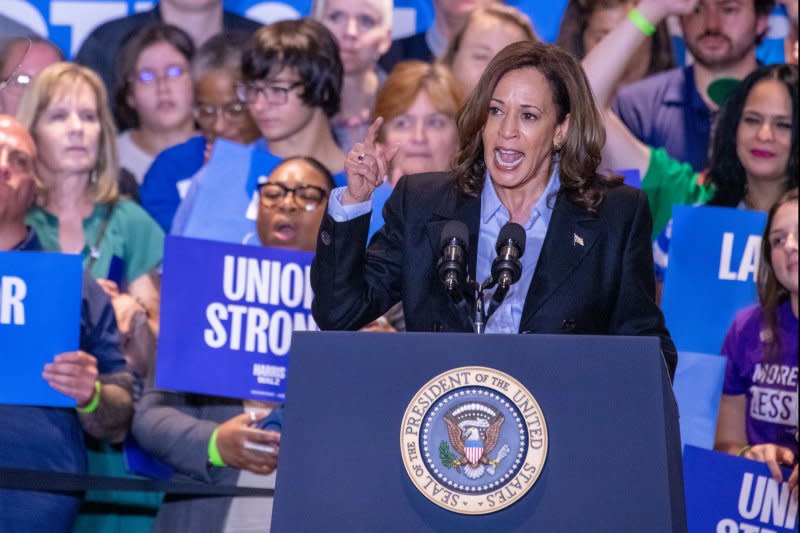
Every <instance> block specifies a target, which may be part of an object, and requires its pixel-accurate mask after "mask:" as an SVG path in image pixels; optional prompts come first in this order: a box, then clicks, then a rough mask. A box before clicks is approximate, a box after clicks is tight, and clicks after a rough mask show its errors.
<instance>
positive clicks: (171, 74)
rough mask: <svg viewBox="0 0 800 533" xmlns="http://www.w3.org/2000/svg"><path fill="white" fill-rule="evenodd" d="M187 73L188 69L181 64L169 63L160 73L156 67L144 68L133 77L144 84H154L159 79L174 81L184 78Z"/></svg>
mask: <svg viewBox="0 0 800 533" xmlns="http://www.w3.org/2000/svg"><path fill="white" fill-rule="evenodd" d="M184 74H186V69H185V68H184V67H182V66H180V65H169V66H168V67H167V68H166V69H164V72H163V73H162V74H161V75H159V74H158V73H157V72H156V71H155V70H154V69H151V68H143V69H142V70H140V71H138V72H137V73H136V75H135V76H134V77H133V81H135V82H138V83H141V84H142V85H154V84H155V83H156V82H157V81H172V80H177V79H179V78H182V77H183V75H184Z"/></svg>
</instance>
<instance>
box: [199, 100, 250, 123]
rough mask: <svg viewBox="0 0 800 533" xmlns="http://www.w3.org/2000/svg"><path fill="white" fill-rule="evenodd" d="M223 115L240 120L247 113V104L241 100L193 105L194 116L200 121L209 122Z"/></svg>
mask: <svg viewBox="0 0 800 533" xmlns="http://www.w3.org/2000/svg"><path fill="white" fill-rule="evenodd" d="M220 114H221V115H222V116H223V118H225V119H227V120H240V119H242V118H243V117H244V116H245V115H246V114H247V106H245V105H244V103H243V102H238V101H237V102H228V103H227V104H222V105H221V106H219V107H218V106H213V105H211V104H197V105H195V106H194V118H195V119H197V121H198V122H201V123H210V122H213V121H215V120H217V117H218V116H220Z"/></svg>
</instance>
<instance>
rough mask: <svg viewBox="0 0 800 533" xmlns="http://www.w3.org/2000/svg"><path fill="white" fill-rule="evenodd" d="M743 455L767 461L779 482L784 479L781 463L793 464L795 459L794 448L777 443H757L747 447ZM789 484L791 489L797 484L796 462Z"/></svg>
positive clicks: (773, 475)
mask: <svg viewBox="0 0 800 533" xmlns="http://www.w3.org/2000/svg"><path fill="white" fill-rule="evenodd" d="M742 457H746V458H748V459H752V460H754V461H760V462H762V463H766V465H767V467H768V468H769V471H770V473H771V474H772V479H774V480H775V481H777V482H778V483H781V482H782V481H783V475H782V474H781V465H783V466H792V463H794V459H795V457H794V453H793V452H792V450H790V449H789V448H785V447H783V446H777V445H775V444H756V445H755V446H751V447H750V448H749V449H747V451H746V452H744V453H743V454H742ZM787 484H788V485H789V488H790V489H792V488H794V487H796V486H797V465H796V464H795V465H794V470H792V475H791V476H790V477H789V480H788V481H787Z"/></svg>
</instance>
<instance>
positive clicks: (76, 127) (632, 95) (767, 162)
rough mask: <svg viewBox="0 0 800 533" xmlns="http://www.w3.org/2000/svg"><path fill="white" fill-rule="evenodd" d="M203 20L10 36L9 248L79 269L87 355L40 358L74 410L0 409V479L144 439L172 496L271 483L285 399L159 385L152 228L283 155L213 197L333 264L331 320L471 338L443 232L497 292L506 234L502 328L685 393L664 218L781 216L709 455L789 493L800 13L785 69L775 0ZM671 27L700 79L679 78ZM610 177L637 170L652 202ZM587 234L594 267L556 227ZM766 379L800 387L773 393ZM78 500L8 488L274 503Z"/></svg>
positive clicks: (253, 510)
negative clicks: (516, 263) (599, 341)
mask: <svg viewBox="0 0 800 533" xmlns="http://www.w3.org/2000/svg"><path fill="white" fill-rule="evenodd" d="M781 1H783V0H781ZM204 5H205V6H206V7H204V8H203V10H196V9H192V10H187V9H185V8H184V7H182V6H183V4H182V3H180V2H172V1H167V0H165V1H162V2H160V3H158V4H157V5H156V7H154V8H153V9H152V10H150V11H146V12H142V13H139V14H137V15H132V16H129V17H124V18H121V19H118V20H113V21H111V22H107V23H105V24H103V25H101V26H99V27H98V28H96V29H95V30H93V31H92V32H91V34H90V35H89V36H88V37H87V38H86V40H85V42H84V43H83V44H82V46H81V47H80V50H79V51H78V53H77V54H76V56H75V57H74V59H73V60H71V61H67V60H66V59H67V58H66V57H65V55H64V53H63V52H62V51H61V50H60V49H59V48H58V47H57V46H55V45H54V44H53V43H52V42H50V41H48V40H47V39H46V38H44V37H41V36H38V35H35V34H26V33H25V32H24V30H20V31H19V32H18V33H16V34H15V36H13V37H10V38H7V39H4V40H3V41H0V251H56V252H63V253H69V254H80V255H81V256H82V258H83V281H82V283H83V305H82V307H81V310H82V314H81V336H80V346H79V349H78V350H77V351H74V352H68V353H62V354H53V360H52V362H51V363H48V364H47V365H46V366H45V367H44V368H43V369H42V376H43V379H45V380H46V381H47V382H48V383H49V384H50V386H51V387H52V388H53V389H55V390H56V391H59V392H61V393H63V394H65V395H67V396H69V397H71V398H73V399H74V400H75V403H76V405H77V408H76V409H61V408H46V407H25V406H10V405H3V406H0V425H2V427H3V430H2V431H0V466H3V467H14V468H27V469H33V470H45V471H58V472H71V473H86V472H88V471H89V470H90V469H92V467H91V465H89V464H88V463H90V462H91V461H92V460H98V459H97V457H98V456H107V457H116V459H115V460H116V461H117V463H118V467H117V470H121V469H122V467H121V466H120V465H121V459H120V452H119V443H121V442H122V441H124V440H125V439H126V438H129V436H132V437H133V438H135V440H136V441H137V442H138V444H139V445H140V446H141V447H142V448H143V449H144V450H145V451H146V452H148V453H150V454H152V455H153V456H155V457H156V458H158V459H160V460H161V461H163V462H164V463H166V464H168V465H169V466H170V467H171V468H172V469H173V470H174V471H175V477H176V479H185V480H194V481H200V482H203V483H208V484H212V485H239V486H255V487H264V488H272V487H274V478H275V469H276V468H277V467H278V464H279V452H280V423H279V420H280V416H281V413H282V407H281V406H280V405H278V404H271V403H267V402H255V401H249V400H248V401H242V400H230V399H224V398H218V397H212V396H201V395H196V394H183V393H176V392H168V391H163V390H159V389H157V388H155V387H154V384H153V372H154V368H155V346H156V339H157V338H158V336H159V309H160V295H161V264H162V259H163V253H164V239H165V234H175V235H190V236H196V235H195V234H192V233H190V232H187V229H186V228H187V220H190V219H192V220H204V219H205V217H208V216H209V214H208V213H204V212H203V211H202V210H201V209H198V205H200V204H199V203H198V198H199V197H200V195H201V194H202V189H203V186H204V183H206V180H207V179H208V171H209V168H210V161H212V160H213V158H214V154H215V150H216V149H217V148H218V147H219V145H220V143H222V142H226V143H236V144H237V145H242V146H246V147H247V149H248V150H249V151H250V153H254V152H255V151H259V150H260V151H266V152H268V153H269V154H271V156H274V157H275V158H276V159H277V160H279V161H280V162H279V163H278V164H277V165H276V166H274V168H272V169H271V170H270V171H269V172H268V175H267V176H262V177H261V178H259V179H258V183H256V184H255V193H254V195H253V197H252V198H251V197H248V196H242V197H241V201H240V202H238V203H237V202H228V203H224V204H220V205H224V206H226V207H225V208H226V209H228V208H229V209H239V210H240V211H241V213H239V212H236V213H230V215H231V216H232V217H237V216H238V217H242V218H243V219H244V218H245V217H247V216H249V215H246V214H245V212H249V213H251V214H252V215H253V216H252V218H254V219H255V220H254V232H253V237H254V238H253V239H251V240H250V241H249V242H248V243H249V244H254V245H262V246H269V247H278V248H288V249H296V250H305V251H309V252H313V251H315V252H316V255H315V259H314V265H313V268H312V274H311V283H312V286H313V289H314V294H315V298H314V302H313V311H314V317H315V319H316V322H317V324H319V326H320V327H321V328H322V329H348V330H355V329H366V330H370V331H405V330H407V331H464V330H465V329H466V327H465V324H464V322H463V320H461V319H460V318H459V317H457V316H456V315H455V314H454V310H453V309H452V307H451V305H450V304H451V299H450V297H449V296H448V294H447V293H446V290H445V288H444V287H443V286H442V285H441V284H440V283H434V281H438V277H437V273H436V268H435V264H436V260H437V258H438V256H437V255H436V254H437V253H438V250H434V249H433V248H431V246H430V243H429V242H428V240H429V239H428V236H427V233H428V232H429V231H431V228H432V227H435V228H439V229H441V227H440V226H441V221H442V220H451V219H456V220H462V221H463V222H464V223H465V224H466V226H467V228H468V230H469V239H470V241H471V242H470V243H469V244H470V248H471V249H472V250H474V251H475V252H474V254H473V257H471V260H470V261H471V263H470V265H469V268H470V270H471V271H472V272H475V278H476V279H483V278H485V277H487V276H488V274H489V271H490V268H491V262H492V259H493V257H494V246H495V242H496V241H497V237H498V233H499V232H500V229H501V228H502V227H503V226H504V225H505V224H506V223H508V222H515V223H518V224H519V225H521V226H522V227H523V229H524V230H525V236H526V243H525V244H526V246H525V249H526V250H527V251H526V252H525V255H524V256H523V259H522V262H523V265H524V268H523V271H522V278H521V279H520V280H519V282H518V283H517V285H515V286H514V289H512V291H511V292H509V293H508V295H507V297H506V299H505V301H504V302H503V304H501V305H500V307H499V308H498V309H497V313H496V314H495V315H494V316H493V317H492V320H490V321H489V323H488V324H487V332H498V333H512V332H513V333H516V332H530V333H567V334H581V333H584V334H610V335H615V334H616V335H651V336H656V337H658V338H659V339H660V341H661V348H662V352H663V355H664V359H665V363H666V365H667V368H668V369H669V373H670V377H672V376H674V373H675V368H676V365H677V358H678V353H677V351H676V349H675V346H674V344H673V341H672V339H671V337H670V334H669V331H668V330H667V328H666V325H665V320H664V317H663V314H662V312H661V310H660V308H659V294H660V286H661V282H662V281H663V276H664V273H665V271H666V269H667V267H668V252H669V241H670V233H671V218H672V210H673V207H674V206H676V205H699V204H707V205H712V206H725V207H732V208H737V209H743V210H756V211H762V212H765V213H767V214H768V216H767V224H766V228H765V230H764V234H763V239H762V249H761V260H760V262H759V267H758V275H757V281H756V284H757V294H758V302H757V303H756V304H754V305H753V306H752V307H748V308H746V309H743V310H741V312H740V313H739V314H738V315H737V317H736V319H735V320H734V322H733V323H732V324H731V326H730V331H729V332H728V335H727V337H726V338H725V341H724V345H722V346H721V347H720V353H721V354H723V355H724V356H725V357H726V358H727V369H726V372H725V380H724V388H723V395H722V400H721V404H720V408H719V418H718V426H717V434H716V442H715V448H716V449H717V450H719V451H722V452H725V453H729V454H733V455H739V456H743V457H747V458H750V459H754V460H757V461H762V462H765V463H767V465H768V466H769V468H770V471H771V472H772V474H773V477H774V478H775V479H777V480H783V475H782V473H781V469H780V467H781V466H784V467H789V468H791V469H792V470H791V472H792V473H791V475H790V477H789V478H788V480H785V481H788V483H789V484H790V486H792V487H796V486H797V484H798V467H797V458H798V420H797V416H798V414H797V389H796V376H797V367H798V357H797V356H798V351H797V333H798V271H797V255H798V157H800V154H798V67H797V60H798V57H797V31H796V29H797V23H798V21H797V2H796V1H794V2H793V1H786V2H785V6H786V14H787V17H788V19H789V23H790V27H791V28H793V30H794V31H790V32H789V35H788V36H787V41H786V46H785V54H784V56H783V60H784V61H785V62H782V63H776V64H769V65H765V64H762V63H761V62H759V61H758V59H757V58H756V52H755V50H756V46H757V45H758V43H759V42H760V40H761V39H762V38H763V37H764V35H765V33H766V31H767V29H768V21H769V19H768V15H769V13H770V12H771V10H772V9H773V7H774V1H773V0H741V1H737V2H719V1H717V0H638V2H637V1H635V0H624V1H622V0H570V1H569V3H568V5H567V9H566V11H565V14H564V17H563V19H562V21H561V27H560V35H559V37H558V39H557V41H556V43H555V44H545V43H542V42H541V41H540V40H539V38H538V37H537V35H536V32H535V31H534V28H533V26H532V25H531V22H530V18H529V15H528V14H526V13H523V12H521V11H520V10H518V9H517V8H514V7H511V6H508V5H503V4H500V3H494V2H489V1H486V0H483V1H477V2H476V1H473V2H466V1H448V2H444V1H441V2H434V6H435V16H434V21H433V24H432V25H431V27H430V29H428V30H427V31H425V32H422V33H419V34H415V35H412V36H409V37H405V38H400V39H394V40H393V39H392V34H391V28H392V16H393V5H392V3H391V2H389V1H387V0H347V1H345V0H315V2H314V4H313V6H312V8H311V13H310V15H309V17H306V18H300V19H296V20H281V21H277V22H273V23H271V24H266V25H259V24H258V23H256V22H253V21H250V20H247V19H245V18H243V17H240V16H238V15H235V14H233V13H229V12H227V11H225V10H224V9H223V6H222V0H216V1H209V2H206V3H205V4H204ZM668 17H674V18H675V20H676V21H677V22H678V24H679V26H680V28H681V31H682V35H683V39H684V42H685V45H686V48H687V50H688V51H689V52H690V53H691V56H692V58H693V62H692V63H691V64H690V65H686V66H676V62H675V58H674V54H673V43H672V39H671V37H670V35H669V32H668V30H667V19H668ZM619 169H635V170H636V171H638V173H639V175H640V177H641V187H640V189H639V190H636V189H634V188H632V187H629V186H627V185H624V184H623V183H622V178H620V177H619V176H618V175H617V170H619ZM225 179H226V183H227V181H228V180H229V182H230V190H231V195H235V194H241V191H242V190H245V189H246V186H247V180H248V176H247V175H230V176H226V177H225ZM234 191H235V192H234ZM231 206H235V207H231ZM577 223H580V224H582V226H581V227H583V228H585V229H586V232H585V240H586V241H588V242H584V238H583V237H582V238H581V240H580V247H581V248H582V249H583V250H584V251H588V250H590V249H591V254H590V255H588V256H587V257H583V256H580V257H577V258H576V256H574V253H572V255H570V253H571V252H570V250H571V249H572V248H574V247H575V241H571V240H564V241H563V242H561V241H557V240H556V239H555V238H548V236H549V235H551V234H556V233H558V232H567V234H568V235H572V229H570V228H572V227H573V224H577ZM318 235H322V236H325V238H323V237H319V238H318ZM439 237H440V236H439V235H438V234H437V235H430V240H431V242H437V243H438V242H439ZM576 239H577V236H576ZM589 239H595V241H589ZM233 240H234V241H235V242H241V240H240V239H238V237H237V238H235V239H233ZM566 245H570V250H567V249H566ZM564 261H567V262H571V263H570V265H569V268H565V266H564ZM573 263H574V264H573ZM564 316H569V317H570V319H569V320H563V317H564ZM770 373H777V374H780V373H785V374H788V375H794V376H795V385H794V386H791V385H790V386H784V385H781V384H780V383H771V384H769V385H765V384H764V383H761V382H757V380H758V376H759V375H761V376H763V375H769V374H770ZM754 384H755V385H757V386H755V385H754ZM764 387H771V388H772V389H774V390H780V391H781V392H782V393H785V394H789V395H792V394H793V395H794V404H793V405H794V410H795V411H794V413H793V416H790V417H789V419H788V422H786V421H783V422H779V421H776V420H770V419H768V418H769V417H767V419H765V417H759V416H758V415H757V414H755V415H754V412H755V408H754V407H753V402H755V401H757V400H756V399H755V398H754V394H757V393H758V391H759V390H761V389H762V388H764ZM754 391H756V392H754ZM276 419H277V420H278V422H276V423H272V424H264V423H263V422H264V421H265V420H270V421H272V420H276ZM90 442H91V443H94V444H93V445H92V446H93V447H94V449H95V452H96V453H95V454H94V455H92V454H89V455H87V452H88V451H89V448H90V447H92V446H90ZM247 442H250V443H253V442H254V443H258V444H260V445H263V446H264V447H266V448H265V449H269V450H270V451H268V452H267V451H259V450H254V449H252V448H251V447H248V446H246V445H245V444H246V443H247ZM55 447H57V448H59V449H61V450H63V453H59V454H53V453H51V450H52V449H53V448H55ZM87 457H88V459H87ZM92 457H94V459H92ZM101 462H102V461H101ZM111 470H114V469H113V468H111ZM796 494H797V493H796V492H795V495H796ZM81 502H82V495H80V494H75V493H48V492H37V493H32V492H28V491H19V490H11V489H3V488H0V510H2V511H0V514H2V518H0V520H2V521H3V522H4V523H8V524H11V525H12V528H11V530H12V531H40V530H41V531H72V530H73V528H75V530H79V531H80V530H87V531H88V530H94V529H97V528H102V527H112V526H110V524H112V522H111V521H110V520H112V519H111V516H115V518H113V520H115V521H116V524H117V525H115V526H113V527H124V528H125V530H126V531H135V530H137V529H142V530H143V531H149V530H151V529H155V530H158V531H177V530H187V531H263V530H268V529H269V523H270V516H271V510H272V499H271V498H253V497H248V498H235V497H213V498H202V497H200V498H198V497H193V498H184V497H179V496H173V495H169V494H167V495H166V496H165V497H164V499H163V501H161V500H160V496H159V500H158V501H156V502H155V503H153V502H152V500H142V501H138V502H133V503H131V502H130V501H128V502H118V501H114V500H113V498H112V499H109V500H108V501H101V503H100V504H99V505H95V506H94V507H93V508H94V513H95V515H94V516H92V517H88V518H87V517H86V516H83V515H81V516H80V517H79V511H80V509H81ZM148 502H149V503H148ZM103 505H106V507H103ZM126 505H127V506H128V507H127V508H125V509H121V508H124V507H125V506H126ZM84 507H85V506H84ZM98 509H99V512H98ZM137 514H139V515H141V516H140V517H139V518H142V517H143V519H141V520H138V521H132V520H131V519H132V518H133V517H134V515H137ZM153 516H155V519H154V521H153ZM93 520H94V521H93ZM0 529H2V528H0Z"/></svg>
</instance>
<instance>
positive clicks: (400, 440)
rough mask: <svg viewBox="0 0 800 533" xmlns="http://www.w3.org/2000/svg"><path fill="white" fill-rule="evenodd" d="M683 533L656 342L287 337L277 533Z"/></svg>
mask: <svg viewBox="0 0 800 533" xmlns="http://www.w3.org/2000/svg"><path fill="white" fill-rule="evenodd" d="M685 530H686V519H685V509H684V497H683V480H682V469H681V449H680V437H679V429H678V413H677V407H676V404H675V401H674V397H673V395H672V390H671V386H670V383H669V379H668V374H667V369H666V366H665V365H664V362H663V358H662V356H661V352H660V348H659V342H658V339H656V338H649V337H609V336H578V335H570V336H568V335H474V334H466V333H452V334H449V333H448V334H445V333H402V334H385V333H352V332H302V333H297V334H296V335H295V337H294V339H293V341H292V360H291V363H290V367H289V372H288V384H287V402H286V410H285V419H284V424H283V435H282V441H281V457H280V466H279V468H278V477H277V484H276V494H275V505H274V512H273V518H272V531H274V532H303V531H314V532H317V531H326V532H327V531H348V532H351V531H377V532H380V533H389V532H395V531H397V532H409V531H414V532H420V531H491V532H498V531H503V532H505V531H544V532H559V531H565V532H582V531H590V532H594V531H608V532H638V531H647V532H658V531H664V532H680V531H685Z"/></svg>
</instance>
